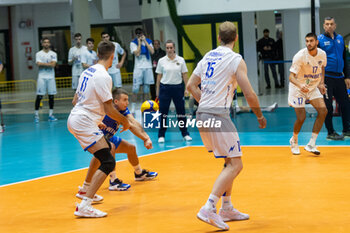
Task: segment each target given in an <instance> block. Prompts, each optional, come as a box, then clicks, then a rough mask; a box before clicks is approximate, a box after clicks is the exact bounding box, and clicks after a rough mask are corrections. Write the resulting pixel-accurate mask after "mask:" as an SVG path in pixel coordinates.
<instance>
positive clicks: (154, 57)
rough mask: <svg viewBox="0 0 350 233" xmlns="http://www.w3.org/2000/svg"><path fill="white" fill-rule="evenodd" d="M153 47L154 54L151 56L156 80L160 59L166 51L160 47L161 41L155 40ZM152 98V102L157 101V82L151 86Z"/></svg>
mask: <svg viewBox="0 0 350 233" xmlns="http://www.w3.org/2000/svg"><path fill="white" fill-rule="evenodd" d="M153 47H154V53H153V54H152V55H151V58H152V67H153V76H154V77H155V78H156V77H157V74H156V68H157V64H158V61H159V59H161V58H162V57H164V56H165V55H166V54H165V51H164V50H163V49H162V48H161V47H160V41H159V40H154V41H153ZM151 98H152V100H155V99H156V82H155V81H154V84H151Z"/></svg>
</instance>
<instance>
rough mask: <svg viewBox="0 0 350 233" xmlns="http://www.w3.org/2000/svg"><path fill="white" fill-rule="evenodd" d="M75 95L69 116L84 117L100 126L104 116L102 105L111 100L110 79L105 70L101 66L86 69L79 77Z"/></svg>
mask: <svg viewBox="0 0 350 233" xmlns="http://www.w3.org/2000/svg"><path fill="white" fill-rule="evenodd" d="M75 94H76V95H77V96H78V101H77V103H76V105H75V106H74V108H73V109H72V111H71V114H79V115H85V116H87V117H88V118H90V119H91V120H92V121H94V122H95V123H96V125H98V124H100V123H101V122H102V119H103V117H104V116H105V115H106V113H105V110H104V106H103V103H105V102H107V101H109V100H112V78H111V76H110V75H109V74H108V73H107V70H106V68H105V67H104V66H103V65H101V64H96V65H93V66H90V67H89V68H87V69H86V70H85V71H84V72H83V73H82V74H81V75H80V78H79V84H78V88H77V90H76V93H75Z"/></svg>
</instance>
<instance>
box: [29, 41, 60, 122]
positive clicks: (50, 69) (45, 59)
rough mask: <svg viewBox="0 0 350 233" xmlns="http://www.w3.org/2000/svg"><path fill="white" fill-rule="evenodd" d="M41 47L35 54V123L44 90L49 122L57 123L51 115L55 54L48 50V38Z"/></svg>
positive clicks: (54, 92) (54, 81) (54, 93)
mask: <svg viewBox="0 0 350 233" xmlns="http://www.w3.org/2000/svg"><path fill="white" fill-rule="evenodd" d="M41 45H42V47H43V49H42V50H40V51H39V52H37V53H36V54H35V62H36V64H37V65H38V67H39V73H38V81H37V89H36V100H35V113H34V120H35V122H36V123H38V122H39V107H40V102H41V100H42V98H43V96H44V95H46V90H47V93H48V95H49V107H50V110H49V121H57V118H56V117H55V116H54V115H53V106H54V95H56V94H57V91H56V80H55V66H56V63H57V53H55V52H54V51H52V50H51V49H50V46H51V44H50V40H49V38H43V39H42V40H41Z"/></svg>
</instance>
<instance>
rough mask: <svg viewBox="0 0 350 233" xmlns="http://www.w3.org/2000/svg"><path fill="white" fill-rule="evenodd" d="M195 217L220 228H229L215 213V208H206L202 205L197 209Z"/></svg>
mask: <svg viewBox="0 0 350 233" xmlns="http://www.w3.org/2000/svg"><path fill="white" fill-rule="evenodd" d="M197 218H198V219H199V220H201V221H203V222H205V223H208V224H210V225H212V226H214V227H217V228H220V229H221V230H226V231H227V230H229V226H228V225H227V224H226V223H225V222H224V221H223V220H222V218H221V217H220V216H219V215H218V214H216V209H213V210H208V209H206V208H205V207H204V206H203V207H202V208H201V209H200V210H199V212H198V214H197Z"/></svg>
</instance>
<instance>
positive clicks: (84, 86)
mask: <svg viewBox="0 0 350 233" xmlns="http://www.w3.org/2000/svg"><path fill="white" fill-rule="evenodd" d="M114 49H115V47H114V44H113V43H111V42H101V43H100V44H99V45H98V57H99V61H98V63H97V64H96V65H93V66H91V67H89V68H88V69H86V70H85V71H84V72H83V73H82V75H81V77H80V78H79V85H78V89H77V91H76V93H75V95H74V99H73V105H74V108H73V109H72V111H71V113H70V115H69V117H68V121H67V126H68V129H69V131H70V132H71V133H72V134H73V135H74V136H75V138H76V139H77V140H78V141H79V143H80V145H81V147H82V148H83V149H84V150H85V151H86V150H87V151H89V152H90V153H91V154H93V155H94V156H95V157H96V158H97V159H98V160H99V161H100V164H101V166H100V167H99V168H98V170H97V171H96V172H95V174H94V176H93V177H92V180H91V184H90V185H89V186H88V187H87V191H86V196H85V197H84V198H83V200H82V202H81V203H80V204H78V205H77V207H76V210H75V212H74V214H75V215H76V216H79V217H90V218H98V217H104V216H106V215H107V213H104V212H102V211H100V210H97V209H95V208H93V207H92V206H91V202H92V201H93V197H94V195H95V193H96V192H97V190H98V189H99V188H100V186H101V185H102V183H103V182H104V180H105V179H106V177H107V175H109V173H110V172H112V171H113V170H114V167H115V160H114V158H113V156H112V154H111V152H110V146H109V144H108V142H107V141H106V139H105V138H104V136H103V132H102V131H101V130H100V129H99V127H98V125H99V124H100V123H101V122H102V119H103V117H104V116H105V115H106V114H108V116H110V117H111V118H112V119H114V120H116V121H118V122H119V123H121V124H122V125H123V130H122V131H125V130H127V129H128V128H129V127H130V125H129V122H128V120H127V119H126V118H125V117H124V116H123V115H122V114H121V113H120V112H119V111H117V110H116V109H115V108H114V106H113V103H112V93H111V89H112V79H111V76H109V74H108V73H107V69H108V68H109V67H110V66H111V65H112V62H113V57H114Z"/></svg>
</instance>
